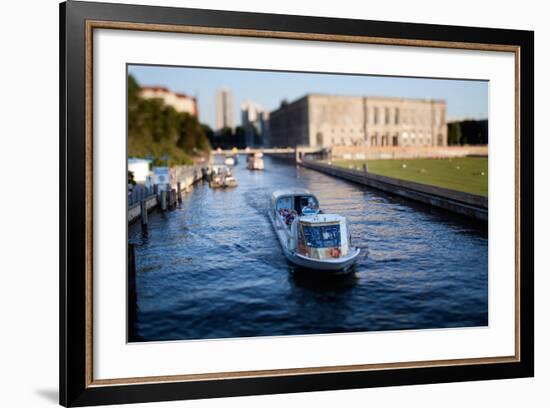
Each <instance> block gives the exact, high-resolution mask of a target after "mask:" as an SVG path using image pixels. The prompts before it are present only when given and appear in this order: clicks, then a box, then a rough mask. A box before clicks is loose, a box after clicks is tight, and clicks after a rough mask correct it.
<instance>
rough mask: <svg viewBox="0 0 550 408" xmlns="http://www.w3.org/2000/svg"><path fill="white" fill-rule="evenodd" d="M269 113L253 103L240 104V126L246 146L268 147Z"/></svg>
mask: <svg viewBox="0 0 550 408" xmlns="http://www.w3.org/2000/svg"><path fill="white" fill-rule="evenodd" d="M268 121H269V112H268V111H266V110H265V109H264V108H262V107H261V106H260V105H258V104H257V103H254V102H250V101H245V102H243V103H241V125H242V127H243V130H244V133H245V145H246V146H256V145H258V146H269V127H268Z"/></svg>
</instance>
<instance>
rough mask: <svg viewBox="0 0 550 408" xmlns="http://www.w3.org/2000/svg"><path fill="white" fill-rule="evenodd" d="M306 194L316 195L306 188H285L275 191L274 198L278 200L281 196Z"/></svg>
mask: <svg viewBox="0 0 550 408" xmlns="http://www.w3.org/2000/svg"><path fill="white" fill-rule="evenodd" d="M304 195H306V196H307V195H309V196H314V195H313V194H311V192H310V191H309V190H306V189H305V188H285V189H283V190H276V191H274V192H273V195H272V198H273V199H274V200H278V199H279V198H281V197H289V196H304ZM314 197H315V196H314Z"/></svg>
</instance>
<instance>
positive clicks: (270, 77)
mask: <svg viewBox="0 0 550 408" xmlns="http://www.w3.org/2000/svg"><path fill="white" fill-rule="evenodd" d="M128 72H129V73H130V74H132V75H133V76H134V77H135V78H136V80H137V81H138V83H139V84H140V85H141V86H164V87H166V88H169V89H170V90H172V91H174V92H183V93H186V94H188V95H193V96H196V97H197V98H198V103H199V114H200V118H199V119H200V121H201V122H203V123H207V124H208V125H210V126H211V127H212V128H215V118H216V102H215V97H216V91H217V90H218V89H219V88H229V89H231V90H232V92H233V111H234V112H233V114H234V116H235V117H234V123H235V124H237V125H238V124H240V122H241V120H240V109H239V106H240V104H241V102H243V101H252V102H255V103H257V104H259V105H261V106H262V107H263V108H265V109H268V110H269V111H272V110H274V109H276V108H278V107H279V106H280V104H281V101H282V100H283V99H287V100H288V101H289V102H292V101H293V100H295V99H298V98H300V97H302V96H303V95H305V94H307V93H327V94H336V95H358V96H394V97H404V98H407V97H410V98H429V99H443V100H446V101H447V118H450V119H453V118H475V119H486V118H487V117H488V114H487V112H488V108H489V101H488V90H489V83H488V82H487V81H471V80H451V79H424V78H401V77H380V76H367V75H345V74H317V73H315V74H312V73H296V72H275V71H253V70H241V69H238V70H237V69H219V68H185V67H165V66H144V65H131V66H129V67H128Z"/></svg>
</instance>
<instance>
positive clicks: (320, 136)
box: [317, 132, 323, 146]
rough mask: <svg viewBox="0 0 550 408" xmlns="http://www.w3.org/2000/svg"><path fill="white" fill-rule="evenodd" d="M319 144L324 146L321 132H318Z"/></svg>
mask: <svg viewBox="0 0 550 408" xmlns="http://www.w3.org/2000/svg"><path fill="white" fill-rule="evenodd" d="M317 146H323V134H322V133H321V132H319V133H317Z"/></svg>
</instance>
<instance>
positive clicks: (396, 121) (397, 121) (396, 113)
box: [395, 108, 399, 125]
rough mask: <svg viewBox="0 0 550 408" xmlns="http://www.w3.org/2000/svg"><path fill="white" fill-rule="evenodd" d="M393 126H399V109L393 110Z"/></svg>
mask: <svg viewBox="0 0 550 408" xmlns="http://www.w3.org/2000/svg"><path fill="white" fill-rule="evenodd" d="M395 124H396V125H399V108H395Z"/></svg>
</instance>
